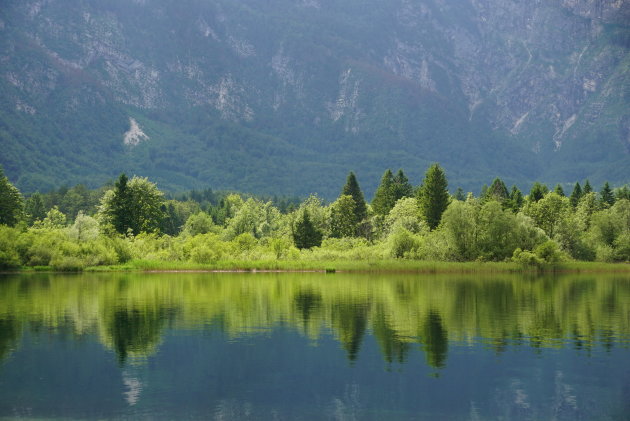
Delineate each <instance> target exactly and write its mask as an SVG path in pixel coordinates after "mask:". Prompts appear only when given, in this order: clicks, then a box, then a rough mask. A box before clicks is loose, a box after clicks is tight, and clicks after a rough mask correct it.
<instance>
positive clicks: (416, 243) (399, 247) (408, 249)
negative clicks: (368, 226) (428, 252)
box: [388, 226, 422, 258]
mask: <svg viewBox="0 0 630 421" xmlns="http://www.w3.org/2000/svg"><path fill="white" fill-rule="evenodd" d="M388 241H389V247H390V255H391V256H392V257H396V258H402V257H412V256H413V255H414V254H415V252H416V251H417V250H418V249H419V248H420V247H421V245H422V241H421V237H420V236H418V235H415V234H413V233H412V232H409V231H408V230H406V229H405V228H404V227H402V226H398V227H396V228H395V229H394V231H393V232H392V234H391V235H390V236H389V238H388Z"/></svg>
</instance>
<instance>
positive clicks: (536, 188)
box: [527, 181, 549, 203]
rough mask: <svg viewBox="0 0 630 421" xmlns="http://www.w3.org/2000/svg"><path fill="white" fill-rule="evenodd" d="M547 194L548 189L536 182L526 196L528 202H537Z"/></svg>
mask: <svg viewBox="0 0 630 421" xmlns="http://www.w3.org/2000/svg"><path fill="white" fill-rule="evenodd" d="M547 193H549V187H547V186H546V185H545V184H542V183H539V182H538V181H536V182H535V183H534V184H533V185H532V189H531V190H530V191H529V195H528V196H527V198H528V200H529V202H530V203H531V202H538V201H539V200H540V199H542V198H543V197H545V195H546V194H547Z"/></svg>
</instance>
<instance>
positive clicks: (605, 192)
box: [599, 181, 615, 207]
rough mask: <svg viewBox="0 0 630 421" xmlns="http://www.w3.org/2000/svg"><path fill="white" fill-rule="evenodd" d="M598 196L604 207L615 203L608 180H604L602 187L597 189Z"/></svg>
mask: <svg viewBox="0 0 630 421" xmlns="http://www.w3.org/2000/svg"><path fill="white" fill-rule="evenodd" d="M599 196H600V200H601V203H602V205H603V206H604V207H610V206H612V205H614V204H615V195H614V194H613V191H612V189H611V188H610V185H609V184H608V181H606V182H605V183H604V185H603V186H602V189H601V190H600V191H599Z"/></svg>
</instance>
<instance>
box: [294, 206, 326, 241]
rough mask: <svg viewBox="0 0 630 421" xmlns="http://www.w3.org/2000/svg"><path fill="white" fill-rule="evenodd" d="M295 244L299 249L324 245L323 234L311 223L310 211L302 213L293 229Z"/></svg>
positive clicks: (305, 210)
mask: <svg viewBox="0 0 630 421" xmlns="http://www.w3.org/2000/svg"><path fill="white" fill-rule="evenodd" d="M293 243H294V244H295V247H297V248H298V249H310V248H312V247H318V246H320V245H321V244H322V233H321V232H320V231H318V230H317V228H315V225H313V223H312V222H311V218H310V216H309V213H308V210H307V209H304V210H303V211H302V216H301V218H299V219H298V220H297V223H296V224H295V228H294V229H293Z"/></svg>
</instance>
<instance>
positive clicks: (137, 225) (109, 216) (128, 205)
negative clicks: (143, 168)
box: [98, 174, 164, 235]
mask: <svg viewBox="0 0 630 421" xmlns="http://www.w3.org/2000/svg"><path fill="white" fill-rule="evenodd" d="M163 196H164V194H163V193H162V192H161V191H159V190H158V188H157V186H156V185H155V184H154V183H152V182H150V181H149V180H148V179H147V178H146V177H135V176H134V177H133V178H132V179H131V181H129V182H127V176H126V175H125V174H121V175H120V177H119V178H118V181H117V182H116V185H115V186H114V189H113V190H109V191H107V192H106V193H105V194H104V195H103V197H102V199H101V205H100V206H99V211H98V212H99V218H100V220H101V223H103V224H105V225H111V226H112V227H113V228H114V229H115V230H116V232H118V233H120V234H123V235H124V234H127V233H131V234H133V235H138V234H140V233H143V232H149V233H150V232H158V231H159V229H160V225H161V223H162V218H163V217H164V212H163V210H162V205H163V203H164V202H163Z"/></svg>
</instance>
